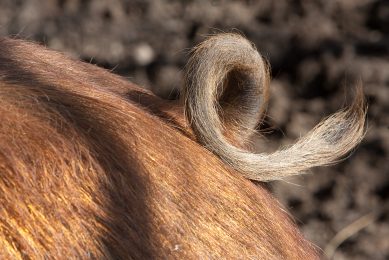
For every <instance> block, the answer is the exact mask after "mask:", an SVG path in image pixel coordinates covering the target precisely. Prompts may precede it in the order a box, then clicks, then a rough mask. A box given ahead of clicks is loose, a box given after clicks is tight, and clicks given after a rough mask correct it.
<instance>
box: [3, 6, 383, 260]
mask: <svg viewBox="0 0 389 260" xmlns="http://www.w3.org/2000/svg"><path fill="white" fill-rule="evenodd" d="M220 31H227V32H230V31H236V32H239V33H242V34H244V35H246V36H247V37H248V38H249V39H250V40H251V41H253V42H254V43H255V44H256V46H257V47H258V49H259V50H260V51H261V53H262V54H263V55H264V56H265V57H266V58H267V59H268V60H269V61H270V64H271V66H272V76H273V81H272V86H271V87H272V99H271V103H270V107H269V110H268V117H267V118H266V123H265V125H264V127H263V132H264V133H266V134H265V137H266V138H267V139H266V140H264V139H261V140H258V141H257V146H258V149H259V150H267V151H271V150H273V149H275V148H277V147H278V146H279V145H286V144H290V143H291V142H292V141H293V140H294V139H295V138H297V137H299V136H300V135H302V134H304V133H306V132H307V131H308V130H309V129H311V128H312V127H313V126H314V125H315V124H316V123H317V122H319V121H320V119H321V118H323V117H325V116H326V115H329V114H330V113H332V112H335V111H336V110H337V109H339V108H341V107H342V106H343V105H344V103H345V100H346V96H350V95H349V93H351V92H352V86H353V85H354V84H355V82H356V81H357V80H361V81H362V82H363V85H364V91H365V93H366V97H367V100H368V104H369V111H368V115H367V118H368V128H367V133H366V138H365V139H364V141H363V142H362V144H361V145H360V146H359V147H358V148H357V149H356V150H355V151H354V152H353V153H352V154H351V155H350V156H349V158H347V160H345V161H343V162H341V163H339V164H337V165H336V166H332V167H327V168H318V169H313V170H312V171H311V173H310V174H308V175H305V176H302V177H297V178H293V179H289V180H287V181H283V182H275V183H272V184H271V185H270V186H271V189H272V190H273V191H274V193H275V195H276V196H277V197H278V198H279V199H280V200H281V202H282V203H283V204H284V205H285V207H286V208H287V209H288V210H289V211H290V212H291V214H292V215H293V216H294V218H295V219H296V221H297V223H298V224H299V225H300V227H301V229H302V230H303V232H304V234H305V235H306V236H307V237H308V238H309V239H310V240H312V241H314V242H315V243H316V244H317V245H318V246H319V247H320V248H322V249H325V248H326V247H327V246H328V245H335V247H336V244H334V243H333V242H331V243H330V241H331V240H332V239H333V238H334V237H335V236H336V235H337V234H338V236H337V238H339V237H341V236H342V235H344V239H346V240H345V241H344V242H343V243H341V244H340V245H339V247H337V250H336V252H335V257H334V258H335V259H389V205H388V204H389V203H388V201H389V1H376V0H334V1H326V0H321V1H303V0H293V1H272V0H263V1H249V0H248V1H201V0H199V1H167V0H165V1H163V0H155V1H151V0H144V1H142V0H128V1H125V0H123V1H119V0H112V1H106V0H95V1H86V0H85V1H82V0H50V1H39V0H24V1H22V0H0V35H2V36H5V35H13V36H15V35H17V37H20V38H28V39H31V40H36V41H39V42H42V43H44V44H46V45H47V46H49V47H50V48H54V49H57V50H60V51H64V52H67V53H68V54H70V55H72V56H75V57H79V58H81V59H83V60H85V61H88V62H91V63H96V64H98V65H99V66H103V67H105V68H108V69H112V70H113V71H114V72H115V73H118V74H121V75H124V76H126V77H128V78H129V79H130V80H131V81H133V82H135V83H138V84H140V85H142V86H144V87H146V88H150V89H151V90H153V91H154V92H155V93H156V94H158V95H160V96H162V97H165V98H170V99H174V98H176V97H177V93H178V92H177V90H178V89H179V88H180V86H181V84H182V68H183V66H184V64H185V62H186V60H187V58H188V50H189V48H191V47H193V46H194V45H195V44H196V43H198V42H200V41H201V40H202V39H204V36H205V35H207V34H210V33H217V32H220ZM0 51H1V50H0ZM363 226H366V227H365V228H363V229H362V230H360V231H358V229H359V228H360V227H363ZM342 230H343V231H342ZM339 232H340V233H339ZM341 240H343V239H341ZM327 249H328V248H327Z"/></svg>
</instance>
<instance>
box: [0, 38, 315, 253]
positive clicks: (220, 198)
mask: <svg viewBox="0 0 389 260" xmlns="http://www.w3.org/2000/svg"><path fill="white" fill-rule="evenodd" d="M180 111H181V110H180V106H178V105H177V104H173V103H168V102H167V101H162V100H160V99H159V98H157V97H155V96H153V95H152V94H150V93H148V92H147V91H145V90H142V89H140V88H138V87H137V86H135V85H133V84H131V83H129V82H127V81H125V80H123V79H122V78H120V77H118V76H115V75H113V74H111V73H109V72H107V71H104V70H102V69H100V68H97V67H96V66H93V65H90V64H85V63H82V62H79V61H74V60H71V59H69V58H68V57H66V56H64V55H62V54H59V53H57V52H54V51H50V50H47V49H45V48H43V47H41V46H39V45H36V44H32V43H28V42H24V41H21V40H13V39H6V38H5V39H0V122H1V124H0V205H1V207H0V259H28V258H32V259H42V258H56V259H57V258H65V257H66V258H80V257H81V258H120V259H149V258H163V259H165V258H176V259H186V258H196V259H197V258H214V259H218V258H249V259H315V258H317V256H316V252H315V249H314V248H313V247H312V245H311V244H310V243H309V242H307V241H306V240H305V239H304V238H303V237H302V236H301V234H300V233H299V232H298V230H297V228H296V227H295V225H294V224H293V222H292V221H291V220H290V219H289V217H288V215H287V214H286V213H285V212H284V211H283V210H282V208H281V207H280V205H279V204H278V202H277V201H276V200H274V199H273V198H272V197H271V195H270V194H269V193H268V192H267V191H266V190H265V189H264V188H262V187H261V186H255V185H254V184H253V183H251V182H250V181H248V180H247V179H245V178H244V177H243V176H242V175H241V174H240V173H239V172H237V171H235V170H233V169H232V168H230V167H229V166H227V165H225V164H224V163H223V162H222V161H221V160H220V159H219V158H218V157H217V156H215V155H214V154H212V153H211V152H209V151H208V150H206V149H205V148H204V147H202V146H201V145H199V144H198V143H197V142H196V141H195V140H196V139H195V138H194V135H193V134H192V132H191V130H190V129H188V128H187V127H186V123H185V120H184V118H183V115H182V112H180ZM257 116H258V117H257V118H259V115H257ZM233 134H235V132H234V133H233ZM231 136H232V135H231ZM232 139H234V138H231V140H232ZM274 174H277V173H276V172H275V173H274Z"/></svg>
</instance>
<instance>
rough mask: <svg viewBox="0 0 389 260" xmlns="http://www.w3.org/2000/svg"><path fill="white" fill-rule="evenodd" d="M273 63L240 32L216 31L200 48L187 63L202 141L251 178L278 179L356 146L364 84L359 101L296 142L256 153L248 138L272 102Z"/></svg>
mask: <svg viewBox="0 0 389 260" xmlns="http://www.w3.org/2000/svg"><path fill="white" fill-rule="evenodd" d="M268 71H269V69H268V66H267V63H266V62H265V61H264V59H263V58H262V57H261V55H260V54H259V53H258V52H257V50H256V49H255V47H254V46H253V44H252V43H250V42H249V41H248V40H246V39H245V38H243V37H242V36H240V35H236V34H219V35H215V36H212V37H210V38H208V39H207V40H205V41H204V42H203V43H201V44H200V45H198V46H197V47H195V48H194V50H193V52H192V55H191V58H190V59H189V62H188V64H187V66H186V74H185V86H184V89H183V93H182V95H181V96H182V98H183V100H184V104H185V115H186V118H187V121H188V122H189V123H190V125H191V127H192V129H193V131H194V133H195V135H196V137H197V139H198V141H199V142H200V143H202V144H203V145H204V146H205V147H206V148H207V149H209V150H211V151H212V152H214V153H215V154H216V155H218V156H219V157H220V158H221V159H222V160H223V161H224V162H226V163H227V164H229V165H230V166H231V167H233V168H235V169H236V170H238V171H239V172H241V173H242V174H243V175H244V176H245V177H246V178H249V179H252V180H258V181H271V180H278V179H282V178H284V177H288V176H291V175H297V174H301V173H303V172H304V171H306V170H307V169H309V168H311V167H315V166H321V165H328V164H331V163H334V162H335V161H336V160H338V159H339V158H341V157H342V156H344V155H345V154H347V153H348V152H349V151H350V150H351V149H353V148H354V147H355V146H356V145H357V144H358V143H359V142H360V141H361V140H362V137H363V135H364V132H365V131H364V129H365V128H364V125H365V115H366V108H365V105H364V97H363V91H362V87H361V86H360V85H359V86H358V87H357V91H356V95H355V98H354V101H353V104H352V105H351V106H350V107H349V108H348V109H343V110H340V111H339V112H337V113H335V114H333V115H331V116H329V117H328V118H326V119H325V120H323V121H322V122H321V123H319V124H318V125H317V126H316V127H314V128H313V129H312V130H311V131H310V132H308V133H307V134H306V135H305V136H303V137H302V138H300V139H299V140H297V141H296V142H295V143H294V144H293V145H291V146H289V147H285V148H281V149H279V150H277V151H276V152H273V153H259V154H255V153H252V152H249V151H247V150H244V149H243V148H242V147H243V144H244V143H245V142H246V141H247V140H248V138H249V137H250V135H251V134H252V133H253V131H254V129H255V127H256V126H257V125H258V123H259V122H260V120H261V117H262V115H263V113H264V110H265V108H266V104H267V100H268V89H269V72H268Z"/></svg>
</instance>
